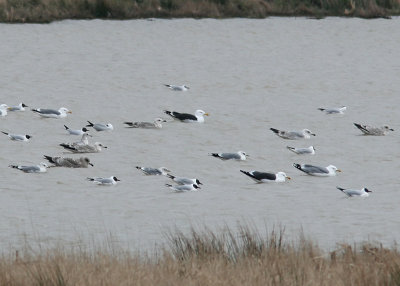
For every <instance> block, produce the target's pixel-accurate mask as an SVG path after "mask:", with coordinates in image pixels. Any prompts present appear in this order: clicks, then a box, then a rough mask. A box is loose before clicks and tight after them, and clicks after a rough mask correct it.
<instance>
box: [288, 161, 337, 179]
mask: <svg viewBox="0 0 400 286" xmlns="http://www.w3.org/2000/svg"><path fill="white" fill-rule="evenodd" d="M293 167H295V168H296V169H299V170H300V171H302V172H304V173H306V174H308V175H312V176H319V177H328V176H336V173H337V172H341V170H340V169H338V168H336V166H333V165H329V166H327V167H319V166H314V165H309V164H296V163H293Z"/></svg>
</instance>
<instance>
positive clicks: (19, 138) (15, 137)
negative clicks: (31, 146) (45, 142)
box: [1, 131, 32, 142]
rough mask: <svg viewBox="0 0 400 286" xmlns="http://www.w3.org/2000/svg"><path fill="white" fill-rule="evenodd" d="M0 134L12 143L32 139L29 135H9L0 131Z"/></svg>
mask: <svg viewBox="0 0 400 286" xmlns="http://www.w3.org/2000/svg"><path fill="white" fill-rule="evenodd" d="M1 133H3V134H6V135H7V136H8V137H9V138H10V139H11V140H13V141H24V142H28V141H29V139H30V138H32V136H31V135H22V134H10V133H7V132H4V131H1Z"/></svg>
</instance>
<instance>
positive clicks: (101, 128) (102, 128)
mask: <svg viewBox="0 0 400 286" xmlns="http://www.w3.org/2000/svg"><path fill="white" fill-rule="evenodd" d="M88 123H89V124H88V125H86V127H93V129H94V130H96V131H110V130H114V127H113V126H112V124H111V123H107V124H104V123H94V124H93V123H92V122H90V121H88Z"/></svg>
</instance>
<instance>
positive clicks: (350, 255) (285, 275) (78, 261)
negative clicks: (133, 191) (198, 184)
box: [0, 227, 400, 286]
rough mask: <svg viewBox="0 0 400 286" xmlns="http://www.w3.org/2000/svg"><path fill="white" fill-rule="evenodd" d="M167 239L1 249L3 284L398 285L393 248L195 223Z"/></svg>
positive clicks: (399, 270)
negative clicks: (135, 246) (103, 246)
mask: <svg viewBox="0 0 400 286" xmlns="http://www.w3.org/2000/svg"><path fill="white" fill-rule="evenodd" d="M167 238H168V242H169V245H167V246H165V247H163V248H161V249H159V250H158V251H157V253H155V254H152V255H151V256H145V255H138V254H132V253H128V252H124V251H121V250H119V251H116V250H115V249H114V250H112V249H107V250H96V251H86V250H84V249H82V248H80V249H78V250H76V249H75V250H64V249H62V248H57V249H54V250H47V251H44V250H41V251H39V253H32V251H31V250H25V251H24V253H21V254H18V255H15V254H9V255H3V256H2V257H1V258H0V285H10V286H11V285H174V286H175V285H176V286H179V285H182V286H183V285H185V286H188V285H233V286H235V285H238V286H239V285H254V286H257V285H263V286H264V285H311V286H312V285H399V283H400V254H399V252H398V251H397V250H396V249H387V248H383V247H382V246H373V245H369V244H364V245H362V246H361V247H360V248H357V247H355V246H350V245H340V246H339V247H338V248H337V250H335V251H332V252H330V253H325V252H323V251H322V250H321V249H319V248H318V247H317V246H316V245H315V244H314V243H312V242H311V241H309V240H307V239H305V238H304V237H303V236H300V238H299V239H298V240H297V241H296V242H295V243H293V242H287V241H285V239H284V231H283V230H282V229H281V230H279V231H275V230H273V231H272V232H270V233H269V234H268V235H267V236H266V237H263V236H261V235H260V234H259V233H257V232H255V231H253V230H251V229H250V228H248V227H239V229H238V231H237V232H233V231H232V230H230V229H225V230H222V231H218V232H213V231H210V230H207V229H206V230H202V231H196V230H192V231H191V232H190V233H189V234H187V235H185V234H183V233H181V232H179V231H173V232H170V233H169V234H167Z"/></svg>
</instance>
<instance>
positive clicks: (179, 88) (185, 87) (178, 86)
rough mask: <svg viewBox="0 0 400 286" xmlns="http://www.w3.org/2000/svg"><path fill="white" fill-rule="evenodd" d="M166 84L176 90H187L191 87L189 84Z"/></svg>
mask: <svg viewBox="0 0 400 286" xmlns="http://www.w3.org/2000/svg"><path fill="white" fill-rule="evenodd" d="M164 85H165V86H166V87H168V88H169V89H171V90H174V91H187V90H188V89H189V87H188V86H187V85H173V84H164Z"/></svg>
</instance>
